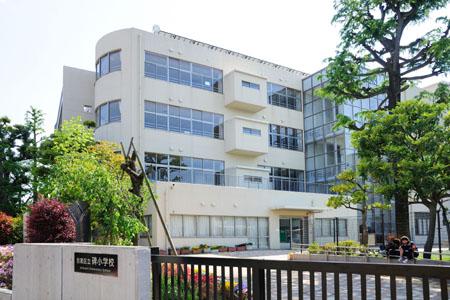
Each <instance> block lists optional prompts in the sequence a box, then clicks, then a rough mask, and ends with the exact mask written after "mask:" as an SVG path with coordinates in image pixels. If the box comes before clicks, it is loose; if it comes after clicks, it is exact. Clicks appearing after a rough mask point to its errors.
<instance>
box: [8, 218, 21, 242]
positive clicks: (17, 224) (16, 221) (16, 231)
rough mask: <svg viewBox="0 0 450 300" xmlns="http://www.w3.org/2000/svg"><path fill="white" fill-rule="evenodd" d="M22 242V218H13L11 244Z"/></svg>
mask: <svg viewBox="0 0 450 300" xmlns="http://www.w3.org/2000/svg"><path fill="white" fill-rule="evenodd" d="M22 242H23V216H22V215H19V216H17V217H15V218H13V233H12V239H11V242H10V243H11V244H15V243H22Z"/></svg>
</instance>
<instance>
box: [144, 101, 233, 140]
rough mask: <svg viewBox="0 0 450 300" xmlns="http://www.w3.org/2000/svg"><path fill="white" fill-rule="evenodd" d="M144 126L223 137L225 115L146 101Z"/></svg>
mask: <svg viewBox="0 0 450 300" xmlns="http://www.w3.org/2000/svg"><path fill="white" fill-rule="evenodd" d="M144 110H145V111H144V126H145V127H146V128H156V129H162V130H168V131H172V132H180V133H185V134H193V135H200V136H206V137H210V138H215V139H223V134H224V133H223V132H224V131H223V123H224V118H223V115H220V114H215V113H211V112H206V111H200V110H195V109H190V108H184V107H179V106H174V105H167V104H162V103H156V102H152V101H145V107H144Z"/></svg>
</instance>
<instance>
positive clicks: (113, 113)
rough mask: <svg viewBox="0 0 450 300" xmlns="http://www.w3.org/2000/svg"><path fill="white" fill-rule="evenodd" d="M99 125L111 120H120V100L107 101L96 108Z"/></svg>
mask: <svg viewBox="0 0 450 300" xmlns="http://www.w3.org/2000/svg"><path fill="white" fill-rule="evenodd" d="M95 114H96V120H97V127H98V126H102V125H105V124H108V123H111V122H120V119H121V114H120V100H115V101H110V102H106V103H104V104H102V105H100V106H99V107H97V109H96V110H95Z"/></svg>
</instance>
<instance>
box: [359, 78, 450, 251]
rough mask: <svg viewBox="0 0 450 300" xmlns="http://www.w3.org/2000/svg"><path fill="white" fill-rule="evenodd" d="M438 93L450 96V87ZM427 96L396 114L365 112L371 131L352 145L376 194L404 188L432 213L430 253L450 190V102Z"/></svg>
mask: <svg viewBox="0 0 450 300" xmlns="http://www.w3.org/2000/svg"><path fill="white" fill-rule="evenodd" d="M438 93H441V95H445V94H446V93H447V94H448V93H449V91H448V87H446V86H445V85H441V86H440V87H439V89H438ZM423 97H425V99H414V100H408V101H404V102H401V103H400V104H398V105H397V106H396V107H395V108H393V109H392V110H390V111H376V112H366V113H364V114H363V118H364V121H365V122H366V126H365V127H364V129H362V130H360V131H355V132H354V133H353V134H352V144H353V145H354V147H355V149H356V150H357V151H358V153H359V156H360V163H359V165H358V170H359V171H360V172H361V173H362V174H363V175H364V176H366V177H370V178H371V179H372V180H373V181H374V182H375V183H376V190H375V191H376V192H378V193H380V194H382V195H384V196H385V197H386V198H387V199H391V198H392V196H393V195H395V193H396V192H397V189H398V187H399V186H401V187H402V189H403V190H405V191H407V194H408V195H409V196H410V197H409V199H408V203H409V204H410V203H419V204H423V205H425V206H426V207H427V208H428V209H429V211H430V223H429V230H428V235H427V241H426V243H425V251H427V252H429V251H431V249H432V245H433V242H434V232H435V224H436V210H437V208H438V206H440V205H441V204H442V202H443V201H444V199H445V198H446V197H448V196H449V190H450V126H449V125H450V114H449V110H450V99H449V98H448V97H447V98H446V97H445V96H444V97H438V98H440V99H439V100H437V101H432V98H433V97H428V96H426V95H424V96H423ZM430 99H431V101H430ZM395 177H396V178H395ZM394 178H395V180H394ZM407 208H408V206H405V207H403V208H402V209H403V210H406V211H408V209H407Z"/></svg>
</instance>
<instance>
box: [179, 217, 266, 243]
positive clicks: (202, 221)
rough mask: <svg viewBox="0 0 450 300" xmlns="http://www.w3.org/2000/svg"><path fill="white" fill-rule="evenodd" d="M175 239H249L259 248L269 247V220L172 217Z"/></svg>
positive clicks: (255, 218)
mask: <svg viewBox="0 0 450 300" xmlns="http://www.w3.org/2000/svg"><path fill="white" fill-rule="evenodd" d="M170 231H171V234H172V236H173V237H189V238H192V237H202V238H221V237H227V238H229V237H241V238H242V237H247V238H248V240H249V241H250V242H252V243H253V245H254V246H255V247H257V248H268V247H269V219H268V218H266V217H234V216H191V215H171V216H170Z"/></svg>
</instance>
